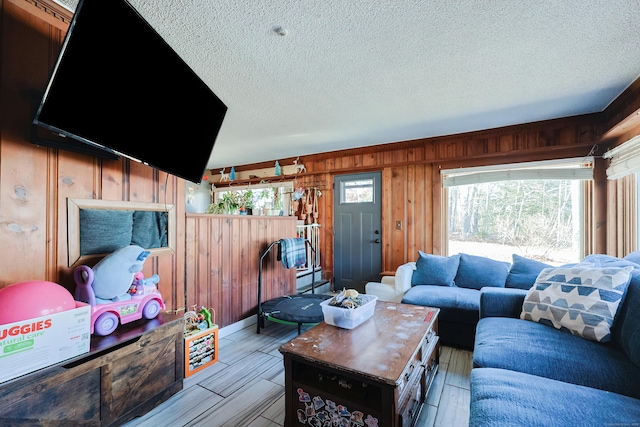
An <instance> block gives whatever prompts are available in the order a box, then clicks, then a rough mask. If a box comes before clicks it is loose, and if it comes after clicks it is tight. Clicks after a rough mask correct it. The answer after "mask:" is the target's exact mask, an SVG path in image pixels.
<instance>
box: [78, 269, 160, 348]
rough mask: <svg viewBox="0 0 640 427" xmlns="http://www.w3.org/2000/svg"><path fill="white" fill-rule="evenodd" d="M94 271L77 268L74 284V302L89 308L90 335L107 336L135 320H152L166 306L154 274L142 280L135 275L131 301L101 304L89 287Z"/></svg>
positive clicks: (129, 299)
mask: <svg viewBox="0 0 640 427" xmlns="http://www.w3.org/2000/svg"><path fill="white" fill-rule="evenodd" d="M93 279H94V275H93V270H92V269H91V268H90V267H87V266H84V265H83V266H79V267H77V268H76V270H75V271H74V280H75V282H76V299H77V300H78V301H82V302H86V303H87V304H89V305H90V306H91V328H90V329H91V333H92V334H95V335H101V336H105V335H109V334H111V333H112V332H113V331H115V330H116V328H117V327H118V325H119V324H125V323H129V322H133V321H135V320H138V319H142V318H144V319H153V318H155V317H157V316H158V314H159V313H160V311H161V310H165V309H166V306H165V304H164V301H163V300H162V295H161V294H160V292H159V291H158V288H157V287H156V283H158V281H159V277H158V275H157V274H154V275H153V276H151V277H149V278H147V279H144V276H143V275H142V273H137V274H136V275H135V279H134V280H133V283H132V284H131V289H130V290H129V293H128V294H129V295H131V298H127V299H121V300H119V301H113V302H104V301H100V300H97V299H96V296H95V293H94V291H93V288H92V286H91V284H92V283H93Z"/></svg>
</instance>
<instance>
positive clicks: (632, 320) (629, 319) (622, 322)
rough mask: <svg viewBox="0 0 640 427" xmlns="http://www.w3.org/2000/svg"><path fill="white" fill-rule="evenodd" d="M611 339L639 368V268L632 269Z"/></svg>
mask: <svg viewBox="0 0 640 427" xmlns="http://www.w3.org/2000/svg"><path fill="white" fill-rule="evenodd" d="M612 332H613V336H614V338H613V340H614V341H615V342H616V343H617V344H618V345H619V346H620V347H621V348H622V349H623V350H624V352H625V353H626V355H627V357H628V358H629V359H630V360H631V361H632V362H633V363H635V365H636V366H638V367H639V368H640V269H636V270H634V271H633V273H632V275H631V282H630V283H629V288H628V289H627V295H626V296H625V298H624V302H623V304H622V308H621V310H620V313H618V315H617V317H616V322H615V323H614V325H613V331H612Z"/></svg>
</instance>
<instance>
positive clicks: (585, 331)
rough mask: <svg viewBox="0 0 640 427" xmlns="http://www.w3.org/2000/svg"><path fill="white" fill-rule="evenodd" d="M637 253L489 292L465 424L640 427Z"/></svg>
mask: <svg viewBox="0 0 640 427" xmlns="http://www.w3.org/2000/svg"><path fill="white" fill-rule="evenodd" d="M638 258H640V256H639V255H638V253H634V254H631V255H630V256H629V257H628V258H627V259H620V258H614V257H610V256H606V255H591V256H588V257H586V258H585V259H584V260H583V261H582V262H581V263H578V264H575V265H572V266H565V267H560V268H558V269H557V270H553V271H552V270H551V269H549V270H545V271H544V272H547V271H549V275H546V276H545V274H544V272H543V273H541V274H540V277H538V279H537V280H536V281H535V283H534V286H533V287H531V289H530V290H528V291H525V290H519V289H506V288H483V289H482V291H481V296H480V320H479V322H478V324H477V330H476V338H475V346H474V351H473V369H472V372H471V404H470V420H469V425H470V426H471V427H477V426H491V427H495V426H615V425H618V426H621V425H627V426H631V425H640V264H638V263H636V262H632V261H637V262H640V260H639V259H638ZM568 269H570V272H567V270H568ZM597 269H600V271H601V272H602V276H599V277H598V278H595V279H593V280H591V279H590V278H589V279H586V277H587V274H586V273H584V272H585V271H587V270H589V271H591V270H597ZM589 271H587V273H588V272H589ZM625 271H626V272H627V273H626V274H627V281H626V284H625V283H623V282H624V280H623V279H621V280H620V281H619V282H618V281H617V280H618V279H615V277H618V278H621V277H622V275H623V274H624V272H625ZM565 273H566V274H565ZM589 274H591V273H589ZM614 275H618V276H614ZM594 277H595V276H594ZM611 277H614V279H611ZM605 279H606V280H605ZM610 279H611V280H612V283H613V285H611V286H613V288H614V289H613V291H614V292H609V291H608V289H607V286H609V285H607V284H606V283H607V282H606V281H607V280H610ZM603 283H605V284H604V285H603ZM576 284H577V285H576ZM574 285H575V286H574ZM592 290H595V291H594V292H592ZM553 292H560V293H561V294H560V296H558V293H556V294H553ZM550 295H551V296H550ZM565 295H566V296H567V297H566V298H565ZM583 298H592V300H591V302H594V301H595V302H594V303H593V305H591V302H589V303H587V304H585V303H584V300H583ZM603 307H606V308H607V309H606V310H603ZM596 315H598V316H601V317H600V318H596ZM607 316H610V317H607ZM603 319H604V320H603Z"/></svg>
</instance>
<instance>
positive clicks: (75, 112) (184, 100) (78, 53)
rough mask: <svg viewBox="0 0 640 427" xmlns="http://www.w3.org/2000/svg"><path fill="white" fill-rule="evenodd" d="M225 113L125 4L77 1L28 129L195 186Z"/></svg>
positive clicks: (122, 1) (103, 0)
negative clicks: (137, 163) (40, 129)
mask: <svg viewBox="0 0 640 427" xmlns="http://www.w3.org/2000/svg"><path fill="white" fill-rule="evenodd" d="M226 112H227V106H226V105H225V104H224V103H223V102H222V101H221V100H220V99H219V98H218V96H217V95H216V94H215V93H214V92H213V91H212V90H211V89H210V88H209V87H208V86H207V85H206V84H205V83H204V82H203V81H202V80H201V79H200V78H199V77H198V76H197V75H196V74H195V73H194V72H193V70H192V69H191V68H190V67H189V66H188V65H187V64H186V63H185V62H184V61H183V60H182V58H180V57H179V56H178V54H177V53H176V52H175V51H174V50H173V49H172V48H171V47H170V46H169V45H168V44H167V43H166V42H165V41H164V39H163V38H162V37H161V36H160V35H159V34H158V33H157V32H156V31H155V30H154V29H153V28H152V27H151V26H150V25H149V24H148V23H147V21H146V20H145V19H144V18H143V17H142V16H141V15H140V14H139V13H138V12H137V11H136V10H135V9H134V8H133V7H132V6H131V5H130V4H129V3H128V2H127V1H126V0H108V1H107V0H80V2H79V3H78V6H77V8H76V11H75V14H74V16H73V19H72V21H71V24H70V26H69V29H68V31H67V34H66V37H65V39H64V42H63V45H62V49H61V52H60V55H59V56H58V59H57V61H56V64H55V67H54V69H53V72H52V74H51V78H50V79H49V83H48V85H47V87H46V89H45V92H44V95H43V97H42V100H41V101H40V104H39V106H38V109H37V112H36V114H35V118H34V120H33V123H34V125H36V126H38V127H43V128H45V129H47V130H49V131H52V132H53V133H55V134H57V135H59V136H64V137H66V138H58V142H59V145H58V148H65V144H66V143H65V140H67V141H69V144H68V146H69V147H68V148H69V149H71V150H73V149H74V147H73V146H72V143H71V141H72V140H77V141H82V143H84V144H90V145H92V146H94V147H98V148H99V149H101V150H104V151H106V152H111V153H117V154H120V155H123V156H126V157H128V158H131V159H134V160H137V161H140V162H142V163H145V164H147V165H149V166H152V167H155V168H157V169H160V170H163V171H165V172H167V173H170V174H173V175H176V176H179V177H181V178H184V179H187V180H189V181H192V182H195V183H199V182H200V181H201V179H202V175H203V173H204V171H205V169H206V166H207V163H208V161H209V158H210V156H211V153H212V151H213V146H214V144H215V141H216V138H217V137H218V133H219V131H220V128H221V127H222V122H223V120H224V116H225V114H226ZM73 143H74V144H77V142H76V141H73Z"/></svg>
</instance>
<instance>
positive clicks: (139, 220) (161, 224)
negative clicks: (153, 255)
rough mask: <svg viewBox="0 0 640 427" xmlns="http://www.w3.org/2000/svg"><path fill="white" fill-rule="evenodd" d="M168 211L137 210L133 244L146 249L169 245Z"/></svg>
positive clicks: (134, 220)
mask: <svg viewBox="0 0 640 427" xmlns="http://www.w3.org/2000/svg"><path fill="white" fill-rule="evenodd" d="M167 215H168V214H167V212H156V211H135V212H134V213H133V233H132V236H131V244H132V245H138V246H140V247H143V248H145V249H153V248H161V247H165V246H167Z"/></svg>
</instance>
